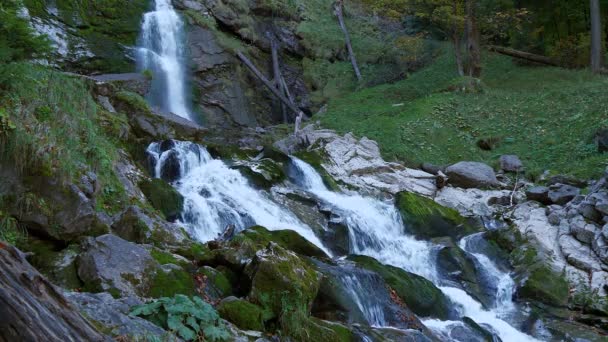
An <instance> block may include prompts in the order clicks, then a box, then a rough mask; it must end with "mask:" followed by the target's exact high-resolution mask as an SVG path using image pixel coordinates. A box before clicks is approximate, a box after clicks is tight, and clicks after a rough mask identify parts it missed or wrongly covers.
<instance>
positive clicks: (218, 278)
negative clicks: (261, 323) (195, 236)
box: [196, 266, 255, 330]
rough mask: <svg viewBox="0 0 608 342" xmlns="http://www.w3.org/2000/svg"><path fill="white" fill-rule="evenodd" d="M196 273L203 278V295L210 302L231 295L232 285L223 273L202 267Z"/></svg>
mask: <svg viewBox="0 0 608 342" xmlns="http://www.w3.org/2000/svg"><path fill="white" fill-rule="evenodd" d="M196 273H197V274H199V275H202V276H203V277H202V279H201V281H202V283H203V290H204V294H205V295H206V296H207V297H209V298H210V299H211V300H218V299H222V298H226V297H228V296H230V295H232V284H231V282H230V280H229V279H228V277H226V275H225V274H224V272H222V271H220V270H218V269H215V268H212V267H209V266H203V267H201V268H200V269H199V270H198V271H197V272H196ZM254 330H255V329H254Z"/></svg>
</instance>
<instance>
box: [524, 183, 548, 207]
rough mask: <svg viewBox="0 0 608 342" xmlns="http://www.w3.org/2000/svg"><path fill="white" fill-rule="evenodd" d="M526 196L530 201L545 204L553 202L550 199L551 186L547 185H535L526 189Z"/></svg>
mask: <svg viewBox="0 0 608 342" xmlns="http://www.w3.org/2000/svg"><path fill="white" fill-rule="evenodd" d="M526 197H527V198H528V200H530V201H536V202H540V203H542V204H545V205H549V204H551V200H550V199H549V188H548V187H546V186H534V187H531V188H530V189H528V190H526Z"/></svg>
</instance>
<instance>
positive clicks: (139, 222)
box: [112, 206, 188, 246]
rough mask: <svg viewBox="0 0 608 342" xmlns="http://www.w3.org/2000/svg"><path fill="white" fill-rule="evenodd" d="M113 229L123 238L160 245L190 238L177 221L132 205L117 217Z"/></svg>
mask: <svg viewBox="0 0 608 342" xmlns="http://www.w3.org/2000/svg"><path fill="white" fill-rule="evenodd" d="M112 231H113V232H114V233H115V234H116V235H118V236H120V237H121V238H123V239H125V240H128V241H131V242H136V243H150V244H154V245H159V246H167V245H178V244H180V243H182V242H184V241H186V240H187V239H188V234H187V233H186V231H185V230H184V229H183V228H182V227H181V226H179V225H178V224H175V223H170V222H167V221H165V220H164V219H163V218H161V217H160V216H159V215H156V214H154V213H149V212H146V211H144V210H143V209H141V208H139V207H137V206H130V207H128V208H127V209H126V210H125V211H123V212H122V213H120V214H118V215H117V216H116V217H115V221H114V223H113V224H112Z"/></svg>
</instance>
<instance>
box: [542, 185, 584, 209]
mask: <svg viewBox="0 0 608 342" xmlns="http://www.w3.org/2000/svg"><path fill="white" fill-rule="evenodd" d="M580 193H581V190H580V189H579V188H576V187H574V186H572V185H567V184H554V185H551V186H550V187H549V194H548V196H549V200H550V201H551V202H552V203H555V204H559V205H564V204H566V203H568V202H570V201H572V200H573V199H574V197H576V196H578V195H579V194H580Z"/></svg>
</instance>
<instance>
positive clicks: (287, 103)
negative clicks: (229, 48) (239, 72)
mask: <svg viewBox="0 0 608 342" xmlns="http://www.w3.org/2000/svg"><path fill="white" fill-rule="evenodd" d="M236 56H237V57H238V58H239V59H240V60H241V62H243V64H245V65H246V66H247V68H249V70H251V72H253V74H254V75H255V76H256V77H257V78H258V79H259V80H260V81H262V83H264V85H265V86H266V87H267V88H268V90H270V91H271V92H272V93H273V94H274V95H275V96H276V97H277V98H279V100H281V102H282V103H283V104H285V106H286V107H287V108H289V109H290V110H291V111H292V112H293V113H294V114H295V115H296V116H299V115H300V114H302V116H303V115H304V113H303V112H302V111H301V110H300V108H298V107H297V106H296V105H295V104H294V103H292V102H291V101H289V99H288V98H287V97H285V95H284V94H283V93H281V92H280V91H279V90H278V89H277V88H276V87H275V85H274V84H273V83H272V82H270V81H269V80H268V78H266V76H264V74H262V72H261V71H260V70H258V68H257V67H256V66H255V65H254V64H253V63H252V62H251V61H250V60H249V58H247V56H245V55H244V54H243V53H242V52H240V51H239V52H237V54H236Z"/></svg>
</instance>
